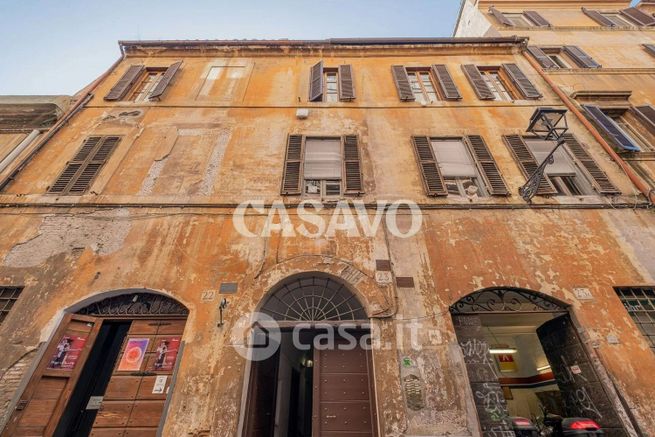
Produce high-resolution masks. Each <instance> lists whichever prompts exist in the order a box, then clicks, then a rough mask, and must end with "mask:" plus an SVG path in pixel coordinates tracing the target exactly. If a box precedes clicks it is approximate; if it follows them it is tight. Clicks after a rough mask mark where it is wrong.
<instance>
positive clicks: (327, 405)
mask: <svg viewBox="0 0 655 437" xmlns="http://www.w3.org/2000/svg"><path fill="white" fill-rule="evenodd" d="M344 344H345V342H340V341H337V342H336V343H335V345H334V347H332V348H329V349H321V350H318V349H313V351H312V354H311V359H312V367H311V368H305V369H304V371H305V372H309V373H310V375H311V376H310V378H311V383H310V384H308V387H307V392H308V395H309V396H310V397H311V399H310V400H309V401H308V402H302V403H303V405H302V406H300V409H307V414H306V417H298V416H295V417H291V416H290V417H289V419H288V420H289V422H297V423H305V422H311V425H310V426H299V427H298V426H293V425H294V424H293V423H291V424H290V426H289V430H291V429H294V428H295V429H296V431H295V432H294V433H293V435H292V434H289V437H309V436H310V435H311V436H312V437H344V436H349V437H375V436H377V413H376V407H375V391H374V382H373V369H372V359H371V350H370V347H368V348H362V347H361V346H359V345H357V346H356V347H354V348H346V349H341V348H340V347H339V346H340V345H344ZM280 355H281V354H280V353H277V354H275V355H274V356H273V357H271V358H269V359H267V360H264V361H260V362H254V363H253V364H252V368H251V375H250V388H249V394H248V404H247V411H246V420H245V423H244V425H245V426H244V431H243V435H244V436H246V437H273V436H274V435H275V430H276V428H277V425H278V424H277V423H276V421H279V420H285V418H282V417H280V414H279V411H278V410H279V406H278V402H279V401H283V400H281V399H280V398H279V396H278V392H283V391H284V390H281V389H282V387H279V385H280V384H281V383H280V380H279V372H280V368H279V367H280V366H279V365H280ZM301 385H302V384H301ZM301 390H302V388H301ZM296 398H297V397H296ZM292 402H293V401H292ZM291 410H292V411H298V409H294V408H293V407H292V408H291ZM301 415H302V414H301ZM301 428H305V429H304V430H303V429H301ZM289 432H291V431H289Z"/></svg>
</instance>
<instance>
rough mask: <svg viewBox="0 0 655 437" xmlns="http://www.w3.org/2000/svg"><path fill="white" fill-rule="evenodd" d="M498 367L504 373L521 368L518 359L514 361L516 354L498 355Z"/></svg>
mask: <svg viewBox="0 0 655 437" xmlns="http://www.w3.org/2000/svg"><path fill="white" fill-rule="evenodd" d="M498 367H499V368H500V371H501V372H503V373H514V372H518V370H519V368H518V366H517V365H516V361H514V356H513V355H511V354H502V355H498Z"/></svg>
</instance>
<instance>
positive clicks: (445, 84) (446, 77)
mask: <svg viewBox="0 0 655 437" xmlns="http://www.w3.org/2000/svg"><path fill="white" fill-rule="evenodd" d="M432 74H433V75H434V77H435V78H436V79H437V82H438V83H439V87H440V88H441V92H442V93H443V95H444V97H445V98H446V100H461V98H462V95H461V94H460V92H459V89H457V85H455V81H454V80H453V77H452V76H451V75H450V72H449V71H448V67H446V66H445V65H443V64H435V65H433V66H432Z"/></svg>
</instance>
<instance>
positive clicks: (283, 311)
mask: <svg viewBox="0 0 655 437" xmlns="http://www.w3.org/2000/svg"><path fill="white" fill-rule="evenodd" d="M261 312H263V313H266V314H268V315H269V316H271V317H272V318H273V319H275V320H284V321H302V322H324V321H343V320H366V319H367V318H368V317H367V316H366V311H364V307H363V306H362V304H361V303H360V302H359V300H358V299H357V297H356V296H355V295H354V294H353V293H352V292H350V290H348V289H347V288H346V287H345V286H344V285H342V284H340V283H338V282H336V281H334V280H332V279H330V278H322V277H316V276H312V277H306V278H298V279H294V280H292V281H290V282H287V283H284V284H283V285H281V286H280V287H278V288H277V289H276V290H275V291H274V292H273V293H272V294H271V296H270V297H269V298H268V299H267V301H266V302H265V303H264V306H263V307H262V309H261Z"/></svg>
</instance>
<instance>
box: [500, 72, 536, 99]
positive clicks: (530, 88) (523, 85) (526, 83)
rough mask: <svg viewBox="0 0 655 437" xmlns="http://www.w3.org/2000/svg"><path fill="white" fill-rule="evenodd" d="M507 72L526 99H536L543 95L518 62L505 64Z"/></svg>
mask: <svg viewBox="0 0 655 437" xmlns="http://www.w3.org/2000/svg"><path fill="white" fill-rule="evenodd" d="M503 68H504V69H505V72H506V73H507V75H508V76H509V78H510V79H511V80H512V83H513V84H514V85H515V86H516V88H517V89H518V90H519V91H520V92H521V94H523V97H525V98H526V99H531V100H536V99H540V98H542V97H543V95H542V94H541V93H540V92H539V90H537V87H536V86H534V84H533V83H532V82H531V81H530V79H528V76H526V75H525V73H523V71H522V70H521V69H520V68H519V66H518V65H516V64H503Z"/></svg>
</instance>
